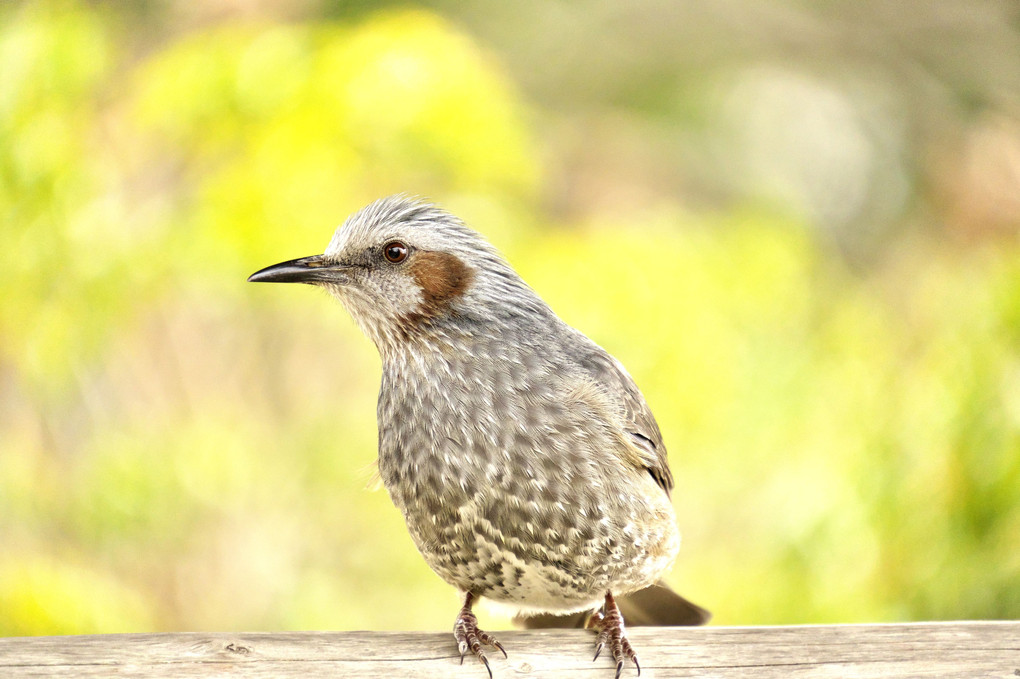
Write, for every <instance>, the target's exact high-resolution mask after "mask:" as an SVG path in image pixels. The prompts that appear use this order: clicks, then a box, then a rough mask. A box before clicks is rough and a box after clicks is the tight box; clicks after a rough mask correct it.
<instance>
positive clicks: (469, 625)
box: [453, 592, 507, 679]
mask: <svg viewBox="0 0 1020 679" xmlns="http://www.w3.org/2000/svg"><path fill="white" fill-rule="evenodd" d="M473 599H474V595H473V594H471V593H470V592H469V593H468V595H467V597H466V599H465V600H464V608H462V609H460V614H459V615H458V616H457V622H455V623H454V625H453V638H454V639H456V640H457V649H458V650H459V651H460V664H461V665H463V664H464V656H465V655H467V652H468V651H469V650H470V651H471V652H472V653H473V654H474V655H475V657H476V658H478V661H479V662H481V663H482V664H483V665H485V670H486V671H487V672H488V673H489V679H492V669H491V668H490V667H489V659H488V658H486V657H485V652H484V651H483V650H482V645H486V646H492V647H493V648H496V649H499V651H500V652H501V653H502V654H503V657H504V658H505V657H507V655H506V650H505V649H504V648H503V644H501V643H499V642H498V641H497V640H496V637H494V636H492V635H491V634H489V633H488V632H485V631H482V630H480V629H478V618H476V617H475V614H474V613H472V612H471V602H472V600H473Z"/></svg>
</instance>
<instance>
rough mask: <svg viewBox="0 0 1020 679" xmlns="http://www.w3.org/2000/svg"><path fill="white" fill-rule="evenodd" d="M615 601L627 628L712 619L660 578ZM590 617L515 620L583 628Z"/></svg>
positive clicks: (584, 614)
mask: <svg viewBox="0 0 1020 679" xmlns="http://www.w3.org/2000/svg"><path fill="white" fill-rule="evenodd" d="M616 603H617V605H618V606H619V607H620V613H622V614H623V619H624V620H625V621H626V622H627V626H628V627H672V626H691V625H704V624H705V623H707V622H708V621H709V620H711V618H712V614H711V613H709V612H708V611H706V610H705V609H704V608H702V607H701V606H699V605H697V604H695V603H692V602H690V601H688V600H687V599H685V598H683V597H682V596H680V595H679V594H677V593H676V592H674V591H673V590H672V589H670V588H669V586H668V585H666V583H664V582H662V581H661V580H660V581H659V582H657V583H655V584H654V585H652V586H651V587H646V588H644V589H639V590H638V591H636V592H631V593H630V594H625V595H623V596H618V597H616ZM590 616H591V612H590V611H586V612H581V613H571V614H569V615H554V614H552V613H542V614H539V615H532V616H528V617H524V616H521V615H518V616H516V617H515V618H514V623H515V624H516V625H518V626H520V627H523V628H525V629H549V628H557V627H558V628H563V627H567V628H570V627H584V626H585V624H586V623H587V622H588V618H589V617H590Z"/></svg>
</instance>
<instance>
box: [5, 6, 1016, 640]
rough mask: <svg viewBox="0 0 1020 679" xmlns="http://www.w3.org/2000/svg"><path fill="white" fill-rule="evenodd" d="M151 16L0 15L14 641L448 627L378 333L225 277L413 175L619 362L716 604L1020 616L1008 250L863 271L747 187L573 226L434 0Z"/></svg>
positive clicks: (533, 146) (892, 244) (494, 78)
mask: <svg viewBox="0 0 1020 679" xmlns="http://www.w3.org/2000/svg"><path fill="white" fill-rule="evenodd" d="M138 21H140V20H139V18H138V17H137V16H133V15H131V14H128V13H124V12H119V11H117V10H116V5H113V4H109V5H108V4H103V3H98V4H91V3H83V4H78V3H71V2H57V3H46V2H37V3H25V4H13V5H10V6H7V7H3V8H0V64H2V66H0V69H2V71H0V220H2V221H0V229H2V236H3V249H2V255H0V263H2V272H0V635H17V634H58V633H91V632H99V633H106V632H122V631H148V630H172V629H173V630H181V629H195V630H198V629H210V630H212V629H219V630H228V629H249V630H252V629H271V630H280V629H357V628H367V629H446V628H448V627H449V625H450V622H451V620H452V618H451V616H452V614H453V613H454V611H455V609H456V606H457V603H456V600H455V597H454V594H453V592H452V590H450V588H449V587H447V586H446V585H445V584H443V583H442V582H441V581H440V580H439V579H438V578H437V577H436V576H434V575H433V574H432V573H431V572H430V571H429V570H428V569H427V567H426V566H425V565H424V563H423V562H422V561H421V560H420V558H419V557H418V556H417V554H416V553H415V550H414V547H413V544H412V543H411V540H410V538H409V537H408V536H407V534H406V531H405V529H404V527H403V525H402V522H401V519H400V517H399V515H398V513H397V512H396V510H395V509H393V507H392V506H391V505H390V504H389V500H388V498H387V497H386V494H385V491H383V490H372V489H371V488H370V486H371V485H372V482H371V479H372V463H373V459H374V457H375V450H374V449H375V394H376V390H377V386H378V369H379V368H378V358H377V357H376V355H375V352H374V349H373V348H372V347H371V345H370V344H369V343H368V341H367V340H365V339H364V338H363V337H361V335H360V334H359V333H358V331H357V328H356V327H354V325H353V323H351V322H350V320H349V319H348V318H347V317H346V315H345V313H344V312H343V310H342V309H341V308H340V307H339V306H337V305H336V304H335V303H334V302H333V301H331V300H330V299H328V298H327V297H326V296H325V295H323V294H317V293H315V292H314V291H313V290H311V289H308V288H299V289H294V288H291V287H286V286H284V287H281V288H279V289H278V288H275V287H273V288H262V287H258V288H256V287H254V286H249V285H246V284H245V277H246V276H247V275H248V274H249V273H251V272H252V271H254V270H255V269H257V268H260V267H262V266H265V265H268V264H270V263H273V262H276V261H279V260H283V259H289V258H292V257H297V256H302V255H309V254H314V253H317V252H320V251H321V250H322V248H323V247H324V246H325V244H326V243H327V242H328V239H329V237H330V235H331V232H332V229H333V228H334V226H335V225H336V224H338V223H339V222H340V221H342V219H343V218H344V216H345V215H346V214H348V213H349V212H351V211H353V210H355V209H357V208H358V207H360V206H361V205H363V204H365V203H367V202H369V201H370V200H373V199H375V198H377V197H379V196H381V195H386V194H390V193H395V192H407V193H412V194H419V195H427V196H429V197H432V198H434V199H436V200H438V201H440V202H441V203H442V204H443V205H445V206H446V207H448V208H450V209H452V210H453V211H455V212H457V213H459V214H460V215H461V216H462V217H464V218H465V219H466V220H467V221H468V222H469V223H471V224H472V225H474V226H475V227H476V228H478V229H479V230H481V231H482V232H484V233H485V234H486V235H488V236H489V237H490V238H491V239H492V240H493V241H494V242H495V243H496V244H497V246H499V247H500V248H501V249H502V250H503V251H504V252H505V253H506V254H507V255H508V257H509V258H510V259H511V261H512V262H513V263H514V264H515V266H517V268H518V270H519V271H520V272H521V273H522V275H523V276H524V277H525V279H526V280H528V281H529V282H530V283H531V284H532V285H533V286H534V287H535V288H536V289H537V290H538V291H539V292H540V294H541V295H542V296H543V297H544V298H545V299H546V300H547V301H549V302H550V304H551V305H552V306H553V308H554V309H556V310H557V311H558V312H559V313H560V314H561V315H562V316H563V317H564V318H565V319H566V320H567V321H568V322H570V323H571V324H573V325H575V326H576V327H578V328H580V329H581V330H583V331H584V332H586V333H587V334H588V335H590V336H591V337H593V338H594V339H595V340H596V341H598V342H599V343H600V344H602V345H603V346H605V347H606V348H607V349H609V350H610V351H611V352H612V353H614V354H615V355H616V356H617V357H618V358H620V359H621V360H622V361H623V362H624V364H625V365H626V366H627V367H628V368H629V370H630V371H631V373H632V374H633V375H634V377H635V378H636V380H637V382H638V383H639V385H640V386H641V387H642V388H643V390H644V391H645V394H646V396H647V397H648V400H649V402H650V403H651V405H652V407H653V409H654V410H655V413H656V415H657V417H658V419H659V422H660V424H661V426H662V429H663V431H664V434H665V437H666V441H667V443H668V445H669V447H670V451H671V460H672V465H673V469H674V473H675V476H676V478H677V491H676V495H675V504H676V507H677V510H678V515H679V519H680V524H681V528H682V531H683V533H684V536H685V539H684V548H683V550H682V555H681V557H680V559H679V561H678V564H677V567H676V569H675V571H674V573H673V575H672V576H671V578H670V581H671V582H672V583H673V584H674V585H676V586H677V588H679V589H681V590H683V592H684V593H685V594H688V595H689V596H690V597H691V598H692V599H695V600H696V601H698V602H699V603H702V604H704V605H706V606H707V607H709V608H711V609H712V610H713V611H714V612H715V613H716V618H715V621H716V622H717V623H722V624H727V623H730V624H760V623H780V622H787V623H792V622H797V623H800V622H823V621H825V622H830V621H833V622H834V621H845V622H852V621H885V620H889V621H891V620H911V619H932V618H994V617H1016V616H1018V615H1020V549H1017V546H1018V545H1020V501H1018V500H1020V353H1018V341H1020V243H1018V241H1017V239H1016V238H1015V237H1005V238H1002V237H996V238H993V239H977V240H970V241H954V240H945V239H939V238H926V237H923V236H904V237H903V238H899V239H890V240H889V242H888V243H887V245H886V247H885V248H884V249H883V250H882V256H881V257H880V258H879V260H880V262H879V263H878V264H876V265H874V266H872V267H870V268H869V269H868V270H867V271H862V270H861V269H859V268H855V267H854V266H853V265H852V264H851V263H848V261H847V259H846V258H844V257H842V256H841V255H840V254H839V253H838V252H837V251H836V250H835V249H834V248H833V247H832V246H831V243H829V242H828V241H827V240H826V239H825V238H823V237H819V236H818V234H817V233H815V232H814V231H813V230H812V229H811V228H810V225H809V221H810V218H809V217H805V216H804V215H803V214H799V213H798V212H797V211H796V210H784V209H782V208H778V207H776V205H775V203H774V202H773V201H771V200H767V199H761V200H757V199H755V198H754V197H753V195H752V196H751V197H750V198H748V199H747V200H743V201H734V202H732V203H731V204H728V205H726V206H725V207H723V208H721V209H713V210H694V209H691V208H690V207H689V206H686V205H685V204H684V203H683V201H681V200H679V199H670V198H669V196H658V197H657V198H656V199H655V200H649V201H647V202H646V203H645V204H643V205H642V207H641V209H629V210H627V211H626V212H625V213H621V212H619V211H614V210H610V209H593V210H591V211H590V212H588V213H585V214H576V213H575V212H571V211H564V212H563V213H562V214H559V213H558V212H557V210H555V209H551V208H550V205H555V204H556V202H557V200H556V196H555V195H551V194H552V193H555V185H552V186H550V183H549V180H550V177H549V175H550V169H549V168H550V167H551V166H553V165H555V164H556V160H555V158H552V159H551V157H552V156H555V153H556V148H557V146H556V141H555V140H551V139H550V138H549V136H548V135H547V134H544V133H543V132H541V131H540V130H539V128H540V127H541V121H542V114H541V112H539V111H537V110H535V107H533V106H532V105H531V104H530V103H529V101H528V98H527V97H526V95H525V94H524V93H522V92H521V91H520V89H519V88H518V86H517V85H516V84H515V82H514V80H513V78H512V77H511V76H510V74H509V72H508V70H507V69H506V68H505V67H504V66H503V65H502V64H501V63H500V61H499V60H498V59H497V58H496V57H495V56H494V55H493V54H492V53H491V52H490V51H489V50H487V49H486V48H485V47H484V46H483V45H482V44H481V43H480V42H479V41H478V40H476V39H475V38H473V37H472V36H471V35H470V34H469V33H468V32H467V31H466V30H464V29H463V28H462V27H460V26H458V25H457V24H456V23H455V22H453V21H450V20H449V19H447V18H444V16H443V15H442V14H440V13H437V12H435V11H429V10H425V9H390V10H384V11H379V12H369V13H366V14H363V15H359V16H357V17H355V18H349V19H324V18H319V19H317V20H307V21H300V22H280V21H272V20H269V19H266V18H261V19H259V18H255V19H247V20H244V21H233V22H212V23H209V24H199V25H191V26H187V27H184V28H179V29H178V30H177V31H176V32H169V33H168V34H166V35H161V36H160V39H159V40H158V41H156V42H155V43H154V44H153V45H151V46H150V47H148V48H141V47H140V46H139V44H138V41H139V38H138V36H137V35H136V34H135V33H133V29H134V28H135V27H136V22H138ZM706 96H710V95H706ZM691 106H692V107H696V104H691ZM752 193H753V192H752ZM487 615H489V619H491V620H494V621H496V622H494V623H493V626H497V627H498V626H500V625H503V624H506V622H507V618H506V617H505V616H504V617H499V616H500V614H499V613H498V612H496V613H491V614H487Z"/></svg>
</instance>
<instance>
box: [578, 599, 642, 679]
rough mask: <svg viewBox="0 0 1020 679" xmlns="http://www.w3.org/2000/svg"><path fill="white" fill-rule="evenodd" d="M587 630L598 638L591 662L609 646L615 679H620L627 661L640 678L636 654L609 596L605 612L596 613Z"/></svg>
mask: <svg viewBox="0 0 1020 679" xmlns="http://www.w3.org/2000/svg"><path fill="white" fill-rule="evenodd" d="M587 627H588V629H592V630H595V632H597V633H598V636H597V637H596V638H595V657H594V658H592V661H595V660H598V657H599V655H600V654H601V653H602V650H603V649H604V648H605V647H606V645H607V644H608V645H609V650H610V651H611V652H612V654H613V660H615V661H616V679H620V675H621V674H622V673H623V666H624V664H625V662H626V660H627V659H630V660H631V661H633V663H634V666H635V667H636V668H637V673H638V676H639V677H640V676H641V664H640V663H639V662H638V657H637V653H635V652H634V648H633V647H632V646H631V645H630V641H629V640H628V639H627V632H626V630H625V629H624V626H623V616H622V615H621V614H620V609H619V608H617V607H616V601H614V600H613V597H612V595H611V594H609V595H607V596H606V608H605V612H604V613H603V612H601V611H598V612H596V613H595V614H594V615H592V617H591V618H590V619H589V620H588V625H587Z"/></svg>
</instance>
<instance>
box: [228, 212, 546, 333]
mask: <svg viewBox="0 0 1020 679" xmlns="http://www.w3.org/2000/svg"><path fill="white" fill-rule="evenodd" d="M248 280H249V281H252V282H275V283H310V284H313V285H319V286H322V287H324V288H326V289H327V290H328V291H329V292H330V293H332V294H333V295H334V296H335V297H337V298H338V299H339V300H340V301H341V302H342V303H343V304H344V306H345V307H346V308H347V310H348V311H349V312H350V313H351V315H352V316H353V317H354V319H355V321H357V323H358V325H359V326H361V329H362V330H363V331H364V332H365V334H366V335H368V336H369V338H371V339H372V340H373V341H374V342H375V344H376V345H377V346H378V347H379V349H380V351H383V352H385V351H386V350H387V349H389V348H391V347H393V346H395V345H397V344H399V343H401V342H404V341H407V340H411V339H414V338H420V337H425V336H428V335H429V333H430V332H431V333H436V332H445V331H447V330H448V329H449V326H450V324H458V323H459V324H462V325H463V324H464V323H469V322H477V321H478V319H479V318H480V317H482V316H484V314H485V313H486V309H490V310H491V308H492V304H493V302H495V303H497V304H500V303H503V302H505V301H506V300H507V299H508V297H507V295H510V296H511V298H512V297H513V296H517V297H521V296H523V297H526V298H529V299H528V302H529V303H530V301H531V300H530V298H531V297H533V293H531V291H530V289H529V288H528V287H527V286H526V285H525V284H524V283H523V281H521V280H520V278H519V277H518V276H517V274H516V273H515V272H514V271H513V269H512V268H510V266H509V264H507V263H506V261H505V260H504V259H503V258H502V257H500V255H499V254H498V253H497V252H496V250H495V249H494V248H493V247H492V246H491V245H490V244H489V243H488V242H487V241H486V240H485V239H484V238H483V237H482V236H481V235H480V234H478V233H477V232H475V231H473V230H471V229H469V228H467V227H466V226H464V224H463V223H461V221H460V220H459V219H457V218H456V217H454V216H453V215H451V214H449V213H447V212H445V211H443V210H441V209H439V208H437V207H435V206H433V205H430V204H427V203H423V202H420V201H418V200H415V199H411V198H407V197H403V196H391V197H389V198H383V199H381V200H378V201H376V202H374V203H372V204H371V205H369V206H367V207H365V208H363V209H362V210H360V211H359V212H356V213H355V214H353V215H351V216H350V217H349V218H348V219H347V221H346V222H344V223H343V225H341V226H340V227H339V228H338V229H337V230H336V233H335V234H334V235H333V239H332V240H331V241H330V243H329V246H328V247H327V248H326V251H325V252H324V253H323V254H321V255H313V256H311V257H302V258H301V259H294V260H290V261H288V262H282V263H280V264H276V265H273V266H270V267H267V268H265V269H262V270H261V271H258V272H256V273H254V274H252V275H251V276H250V277H249V278H248ZM529 305H530V304H529ZM472 319H473V321H472Z"/></svg>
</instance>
